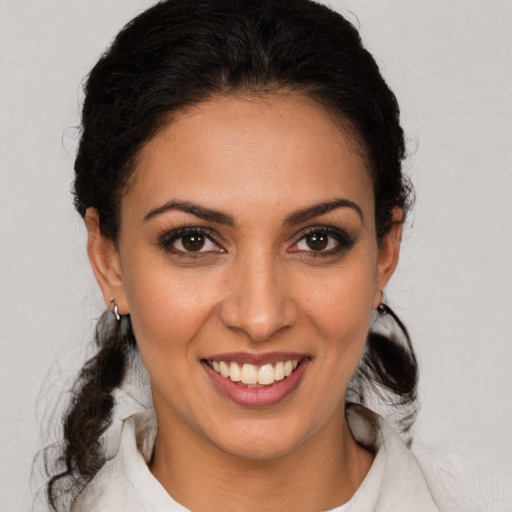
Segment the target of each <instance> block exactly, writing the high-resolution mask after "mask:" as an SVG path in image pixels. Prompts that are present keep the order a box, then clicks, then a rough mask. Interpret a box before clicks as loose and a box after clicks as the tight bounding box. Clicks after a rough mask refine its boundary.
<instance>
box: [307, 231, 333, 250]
mask: <svg viewBox="0 0 512 512" xmlns="http://www.w3.org/2000/svg"><path fill="white" fill-rule="evenodd" d="M305 242H306V244H307V246H308V247H309V248H310V249H311V250H312V251H323V250H325V249H326V248H327V246H328V245H329V236H328V235H327V234H326V233H310V234H309V235H307V236H306V237H305Z"/></svg>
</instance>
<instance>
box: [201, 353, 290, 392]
mask: <svg viewBox="0 0 512 512" xmlns="http://www.w3.org/2000/svg"><path fill="white" fill-rule="evenodd" d="M209 363H210V364H211V366H212V368H213V369H214V370H215V371H216V372H217V373H220V375H222V376H223V377H224V378H226V379H230V380H231V381H232V382H240V383H241V384H242V385H247V386H256V385H260V386H271V385H272V384H274V383H275V382H279V381H281V380H283V379H285V378H286V377H289V376H290V375H291V374H292V373H293V371H294V370H295V369H296V368H297V366H298V365H299V361H298V359H287V360H286V361H278V362H277V363H266V364H262V365H259V366H258V365H255V364H250V363H243V364H241V363H239V362H237V361H220V362H218V361H209Z"/></svg>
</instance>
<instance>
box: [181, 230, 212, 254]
mask: <svg viewBox="0 0 512 512" xmlns="http://www.w3.org/2000/svg"><path fill="white" fill-rule="evenodd" d="M180 240H181V245H182V246H183V249H184V250H185V251H189V252H197V251H200V250H201V249H203V247H204V245H205V242H206V238H205V236H204V235H201V234H200V233H191V234H190V235H185V236H182V237H181V239H180Z"/></svg>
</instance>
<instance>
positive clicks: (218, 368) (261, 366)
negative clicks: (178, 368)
mask: <svg viewBox="0 0 512 512" xmlns="http://www.w3.org/2000/svg"><path fill="white" fill-rule="evenodd" d="M310 362H311V358H309V357H308V356H306V355H304V354H268V355H266V356H265V355H253V354H225V355H219V356H215V357H212V358H211V359H203V360H202V364H203V367H204V368H205V370H206V371H207V373H208V375H209V376H210V378H211V379H212V380H213V382H214V383H215V384H216V386H217V388H218V389H219V390H220V391H221V392H222V393H223V394H224V395H225V396H226V397H227V398H229V399H230V400H232V401H233V402H235V403H236V404H239V405H245V406H265V405H274V404H277V403H279V402H281V401H282V400H284V399H285V398H286V397H287V396H288V395H290V394H291V393H292V392H293V391H294V390H295V388H296V387H297V386H298V384H299V382H300V380H301V378H302V376H303V375H304V372H305V371H306V368H307V367H308V365H309V363H310Z"/></svg>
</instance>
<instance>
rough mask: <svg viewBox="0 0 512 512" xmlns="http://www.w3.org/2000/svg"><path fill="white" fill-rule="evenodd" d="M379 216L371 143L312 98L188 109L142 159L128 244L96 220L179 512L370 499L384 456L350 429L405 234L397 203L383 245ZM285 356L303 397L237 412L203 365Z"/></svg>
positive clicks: (220, 101)
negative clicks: (368, 151)
mask: <svg viewBox="0 0 512 512" xmlns="http://www.w3.org/2000/svg"><path fill="white" fill-rule="evenodd" d="M338 199H344V200H349V201H351V202H352V203H354V204H355V205H357V207H350V206H348V207H347V206H342V207H338V208H334V209H332V210H330V211H328V212H326V213H319V212H316V214H314V215H313V216H312V217H311V218H308V219H295V220H298V222H295V223H290V217H291V216H292V215H293V214H294V213H296V212H297V211H300V210H304V209H307V208H309V207H311V206H313V205H317V204H321V203H326V202H332V201H333V200H338ZM170 201H181V202H184V201H186V202H189V203H194V204H195V205H199V206H201V207H202V208H209V209H212V210H215V211H217V212H220V213H222V214H223V215H225V216H229V217H230V220H231V221H232V222H231V225H228V224H226V223H223V222H219V220H221V219H209V220H205V219H203V218H199V217H198V216H197V215H195V214H193V213H187V212H183V211H180V210H177V209H168V210H165V211H160V212H158V211H156V213H155V210H156V209H158V208H159V207H161V206H162V205H165V204H168V203H169V202H170ZM358 209H359V210H360V212H358V211H357V210H358ZM151 211H153V214H152V215H150V218H146V219H145V217H147V216H148V213H149V212H151ZM374 215H375V213H374V197H373V188H372V183H371V178H370V175H369V172H368V170H367V167H366V161H365V158H364V153H363V152H362V151H361V149H360V146H359V144H358V143H357V141H356V138H355V137H353V136H352V135H351V133H350V132H349V131H348V130H347V128H346V127H344V126H343V125H342V124H341V123H339V122H336V120H334V119H333V118H332V116H329V115H328V114H327V113H326V112H325V111H324V110H323V109H322V108H321V107H319V106H318V105H316V104H315V103H313V102H312V101H311V100H308V99H306V98H304V97H301V96H300V95H296V94H287V95H284V94H283V95H279V94H274V95H268V96H263V97H257V98H254V97H253V98H244V97H240V96H231V97H222V98H215V99H211V100H209V101H206V102H203V103H201V104H199V105H196V106H194V107H192V108H189V109H187V110H186V111H183V112H180V113H178V114H177V115H176V116H175V117H174V118H173V121H172V122H171V123H170V124H168V125H167V126H166V127H165V128H164V129H162V130H161V131H160V132H159V133H158V134H157V135H156V136H155V137H154V138H153V139H152V140H151V141H149V142H148V143H147V144H146V145H145V146H144V147H143V148H142V150H141V152H140V154H139V155H138V160H137V164H136V169H135V172H134V175H133V178H132V180H131V182H130V184H129V186H128V189H127V191H126V192H125V194H124V196H123V198H122V204H121V230H120V236H119V240H118V241H117V243H116V244H115V245H114V243H113V242H112V241H110V240H108V239H106V238H104V237H103V236H102V235H101V233H100V230H99V226H98V215H97V213H96V212H95V211H94V209H89V210H88V211H87V215H86V225H87V229H88V234H89V241H88V253H89V256H90V260H91V264H92V267H93V269H94V272H95V275H96V277H97V280H98V282H99V284H100V287H101V289H102V292H103V296H104V299H105V303H106V304H107V306H108V307H110V308H112V305H111V304H110V301H109V299H110V297H115V301H116V303H117V304H118V306H119V311H120V313H121V314H128V313H129V314H130V315H131V319H132V323H133V328H134V331H135V334H136V338H137V343H138V346H139V350H140V353H141V356H142V359H143V361H144V364H145V365H146V367H147V369H148V372H149V374H150V376H151V380H152V392H153V399H154V405H155V411H156V414H157V418H158V423H159V435H158V438H157V441H156V446H155V453H154V459H153V462H152V465H151V467H150V469H151V471H152V472H153V474H154V476H155V477H156V478H157V479H158V480H159V481H160V482H161V484H162V485H163V487H164V488H165V489H166V490H167V491H168V492H169V493H170V494H171V495H172V496H173V497H174V499H176V500H177V501H178V502H180V503H182V504H183V505H185V506H186V507H188V508H190V509H192V510H210V511H216V510H224V511H230V510H237V511H240V510H264V511H266V510H268V511H270V510H279V509H284V510H296V511H302V510H304V511H307V510H325V509H329V508H333V507H335V506H339V505H341V504H342V503H345V502H346V501H347V500H349V499H350V498H351V496H352V495H353V494H354V492H355V491H356V490H357V488H358V486H359V485H360V483H361V482H362V480H363V479H364V477H365V475H366V474H367V472H368V470H369V468H370V466H371V463H372V460H373V455H372V454H370V453H369V452H367V451H365V450H364V449H363V448H362V447H360V446H359V445H358V444H357V443H356V442H355V441H354V440H353V438H352V436H351V434H350V431H349V429H348V426H347V424H346V422H345V419H344V412H345V400H344V396H345V390H346V387H347V383H348V381H349V380H350V377H351V376H352V374H353V372H354V371H355V369H356V367H357V365H358V362H359V359H360V356H361V353H362V350H363V347H364V344H365V340H366V335H367V332H368V328H369V323H370V316H371V313H372V310H373V309H375V308H376V307H377V306H378V305H379V303H380V301H381V298H382V295H381V290H383V289H384V287H385V285H386V283H387V282H388V280H389V278H390V277H391V275H392V273H393V271H394V269H395V267H396V264H397V261H398V255H399V246H400V238H401V229H402V225H401V212H400V211H399V210H398V209H396V211H395V219H394V220H395V221H396V222H394V224H393V227H392V229H391V231H390V232H389V233H388V234H387V235H386V236H385V237H384V238H383V239H382V240H381V241H378V240H377V238H376V234H375V224H374ZM183 227H194V228H205V229H208V230H209V233H210V234H211V236H212V237H213V241H208V242H206V243H205V245H204V246H203V248H202V250H201V251H199V252H193V253H190V252H189V253H186V252H185V251H184V250H183V249H184V247H183V245H182V242H183V241H184V239H183V238H181V239H177V240H174V241H171V242H169V240H171V236H170V235H169V233H173V230H176V229H180V228H183ZM310 228H314V229H317V230H318V229H320V228H321V229H322V230H324V231H323V233H324V234H325V232H326V230H329V229H333V230H339V231H342V232H344V233H346V235H347V236H348V237H350V239H351V240H352V242H353V244H352V245H351V246H346V247H341V246H340V244H339V242H338V241H337V240H336V239H335V238H333V237H332V236H331V235H330V234H329V233H327V234H326V236H327V237H328V238H327V240H328V246H327V249H326V250H312V249H311V246H310V245H308V242H310V241H311V238H308V237H307V236H306V235H305V232H307V231H308V229H310ZM162 237H167V239H166V240H167V246H166V247H163V246H162ZM341 245H343V244H341ZM171 248H174V252H173V251H172V249H171ZM315 248H317V246H315ZM338 249H340V250H338ZM176 251H181V252H176ZM275 351H279V352H298V353H301V354H307V355H308V357H309V365H308V366H307V368H306V371H305V372H304V375H303V377H302V379H301V380H300V382H299V385H298V387H297V388H296V389H295V390H294V391H293V392H292V393H291V394H290V395H289V396H287V397H286V398H285V399H284V400H283V401H281V402H280V403H278V404H275V405H272V406H267V407H245V406H241V405H237V404H235V403H233V402H232V401H231V400H229V399H228V398H227V397H226V396H225V395H224V394H222V393H221V392H220V391H219V390H218V388H217V387H216V386H215V385H214V383H213V382H212V379H211V378H210V376H209V375H208V374H207V372H206V371H205V369H204V366H203V365H202V364H201V360H202V359H204V358H209V357H211V356H212V355H215V354H222V353H228V352H246V353H251V354H265V353H269V352H275ZM304 489H307V490H308V491H307V492H304Z"/></svg>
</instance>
